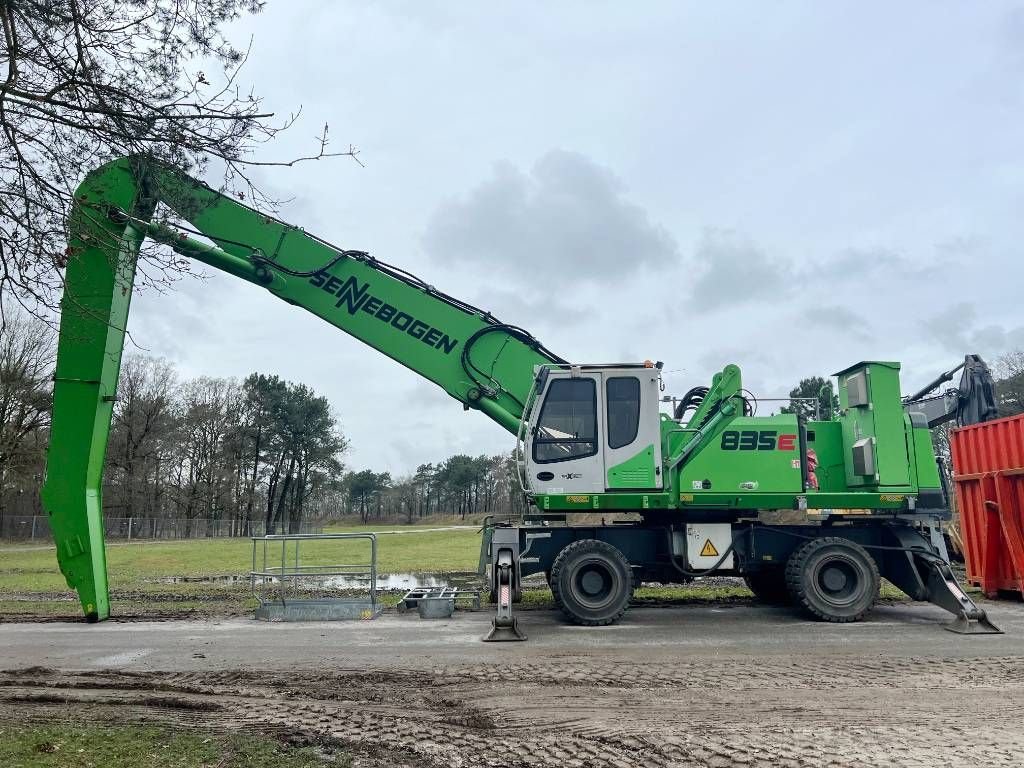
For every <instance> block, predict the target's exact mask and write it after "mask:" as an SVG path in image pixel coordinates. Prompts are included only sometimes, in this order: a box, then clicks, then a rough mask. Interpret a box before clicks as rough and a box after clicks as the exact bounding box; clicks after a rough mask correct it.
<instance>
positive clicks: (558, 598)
mask: <svg viewBox="0 0 1024 768" xmlns="http://www.w3.org/2000/svg"><path fill="white" fill-rule="evenodd" d="M549 582H550V584H551V594H552V595H554V598H555V604H556V605H557V606H558V607H559V608H561V609H562V613H564V614H565V615H566V617H567V618H568V619H569V620H570V621H572V622H573V623H575V624H583V625H585V626H591V627H597V626H602V625H604V624H612V623H614V622H616V621H618V620H619V618H620V617H621V616H622V614H623V613H625V612H626V608H628V607H629V601H630V600H631V599H632V597H633V569H632V568H630V567H629V561H628V560H626V558H625V556H624V555H623V554H622V552H620V551H619V550H618V549H617V548H615V547H613V546H612V545H611V544H608V543H607V542H604V541H598V540H597V539H581V540H580V541H574V542H573V543H572V544H569V545H568V546H567V547H565V549H563V550H562V551H561V552H559V553H558V557H556V558H555V562H554V565H552V567H551V577H550V579H549Z"/></svg>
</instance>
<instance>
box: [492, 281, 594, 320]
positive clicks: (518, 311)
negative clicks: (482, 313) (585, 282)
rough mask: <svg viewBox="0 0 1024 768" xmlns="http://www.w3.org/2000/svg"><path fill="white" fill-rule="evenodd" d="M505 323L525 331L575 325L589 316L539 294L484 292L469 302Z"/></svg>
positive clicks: (505, 291) (503, 291)
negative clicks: (526, 329) (522, 328)
mask: <svg viewBox="0 0 1024 768" xmlns="http://www.w3.org/2000/svg"><path fill="white" fill-rule="evenodd" d="M473 303H474V304H476V305H477V306H479V307H481V308H483V309H485V310H487V311H488V312H490V313H491V314H492V315H494V316H495V317H497V318H498V319H499V320H501V321H502V322H505V323H511V324H512V325H518V326H521V327H524V328H528V329H531V328H532V329H535V328H551V327H562V326H566V325H576V324H577V323H580V322H582V321H583V320H585V319H586V318H587V317H588V316H589V315H590V313H589V312H588V311H587V310H585V309H583V308H582V307H578V306H570V305H568V304H563V303H561V302H559V301H557V300H556V298H554V297H549V296H545V295H543V294H540V293H533V292H530V293H524V292H521V291H510V290H506V289H503V288H488V289H487V290H485V291H483V292H481V293H480V294H479V296H478V298H477V299H475V300H474V302H473Z"/></svg>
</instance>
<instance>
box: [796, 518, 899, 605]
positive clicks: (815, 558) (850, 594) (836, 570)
mask: <svg viewBox="0 0 1024 768" xmlns="http://www.w3.org/2000/svg"><path fill="white" fill-rule="evenodd" d="M880 581H881V579H880V577H879V575H878V566H877V565H876V564H875V561H874V559H873V558H872V557H871V555H869V554H868V552H867V550H865V549H864V547H862V546H860V544H857V543H856V542H853V541H850V540H849V539H843V538H839V537H835V536H825V537H822V538H820V539H812V540H810V541H808V542H807V543H806V544H804V545H802V546H801V547H800V548H799V549H798V550H797V551H796V552H794V553H793V554H792V555H791V556H790V558H789V561H788V562H787V563H786V585H787V586H788V587H789V592H790V594H791V595H792V596H793V600H794V601H795V602H796V604H797V605H799V606H800V607H801V608H803V609H804V610H805V611H806V612H808V613H810V614H811V615H812V616H815V617H817V618H819V619H822V620H823V621H832V622H848V621H857V620H859V619H861V618H863V616H864V614H866V613H867V612H868V611H870V610H871V607H872V606H873V605H874V604H875V600H876V599H877V598H878V586H879V583H880Z"/></svg>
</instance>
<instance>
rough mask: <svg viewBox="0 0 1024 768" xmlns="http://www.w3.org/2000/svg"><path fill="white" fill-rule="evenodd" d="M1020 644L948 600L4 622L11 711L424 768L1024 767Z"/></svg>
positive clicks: (1008, 623)
mask: <svg viewBox="0 0 1024 768" xmlns="http://www.w3.org/2000/svg"><path fill="white" fill-rule="evenodd" d="M986 608H988V610H989V612H990V615H991V617H992V618H993V620H994V621H995V622H996V623H997V624H998V625H1000V626H1001V627H1002V628H1003V629H1004V630H1006V634H1003V635H991V636H967V637H965V636H961V635H955V634H952V633H949V632H946V631H944V630H943V629H942V627H941V624H942V623H943V622H945V621H946V619H947V615H946V614H944V613H943V612H941V611H940V610H938V609H936V608H934V607H933V606H927V605H919V604H909V603H907V604H890V605H883V606H879V607H878V608H877V609H876V610H875V612H874V613H873V614H872V616H871V618H870V620H868V621H865V622H862V623H858V624H851V625H829V624H820V623H812V622H807V621H804V620H802V619H800V618H798V617H796V616H794V615H793V614H792V613H791V612H789V611H787V610H785V609H773V608H768V607H764V606H759V605H738V606H716V605H707V606H688V607H673V608H645V609H639V610H633V611H631V612H630V613H629V614H628V615H627V617H626V619H625V620H624V621H623V622H622V623H621V624H619V625H617V626H615V627H607V628H601V629H583V628H576V627H570V626H568V625H566V624H564V623H562V622H561V621H560V620H559V618H558V617H557V615H555V614H554V612H550V611H530V612H524V613H523V614H522V622H523V625H524V627H523V628H524V629H525V630H526V632H527V633H528V634H529V636H530V639H529V641H528V642H526V643H507V644H484V643H481V642H479V637H480V636H481V635H482V634H483V633H484V631H485V630H486V628H487V623H488V620H489V614H487V613H483V612H481V613H461V612H460V613H457V614H456V615H455V617H454V618H453V619H451V620H444V621H433V622H427V621H421V620H419V619H418V618H416V617H415V616H414V615H404V616H397V615H385V616H383V617H381V618H379V619H377V620H375V621H368V622H351V623H349V622H344V623H342V622H337V623H331V624H272V625H268V624H260V623H257V622H254V621H250V620H244V619H225V620H221V621H182V620H172V621H160V622H154V621H147V622H130V621H113V622H107V623H104V624H100V625H93V626H86V625H83V624H75V623H45V624H43V623H5V624H0V668H2V669H5V670H6V671H4V672H2V673H0V717H3V718H15V719H20V720H25V719H39V720H48V719H52V718H54V717H89V718H95V719H99V720H104V719H109V720H112V721H115V720H116V721H118V722H124V721H126V720H130V721H148V722H153V721H160V722H169V723H172V724H178V725H180V726H182V727H191V726H198V725H201V726H203V727H213V728H223V729H227V730H235V729H240V730H246V729H250V730H256V731H260V732H264V733H273V734H276V735H278V736H280V737H281V738H285V739H288V740H290V741H299V742H309V743H318V742H319V743H333V744H343V745H345V746H346V747H348V748H350V749H351V750H352V751H353V752H354V753H355V754H356V755H357V756H358V758H357V762H356V765H361V766H366V767H367V768H370V767H371V766H372V767H373V768H399V767H405V766H409V767H411V766H466V767H467V768H468V767H470V766H480V765H494V766H497V765H502V766H526V765H531V766H558V767H559V768H565V767H566V766H617V767H619V768H622V767H623V766H648V765H653V766H689V765H693V766H726V765H758V766H862V765H892V766H923V765H936V766H940V765H941V766H948V765H965V766H981V765H986V766H987V765H993V766H1020V765H1024V731H1022V730H1021V728H1020V722H1021V713H1022V712H1024V605H1022V604H1020V603H998V604H996V603H986Z"/></svg>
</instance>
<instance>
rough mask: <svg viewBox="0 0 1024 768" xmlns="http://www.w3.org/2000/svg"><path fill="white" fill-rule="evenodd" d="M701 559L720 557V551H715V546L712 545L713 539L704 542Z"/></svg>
mask: <svg viewBox="0 0 1024 768" xmlns="http://www.w3.org/2000/svg"><path fill="white" fill-rule="evenodd" d="M700 556H701V557H718V550H717V549H715V545H714V544H712V543H711V539H708V540H707V541H705V542H704V546H703V547H701V550H700Z"/></svg>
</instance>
